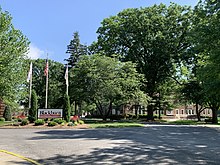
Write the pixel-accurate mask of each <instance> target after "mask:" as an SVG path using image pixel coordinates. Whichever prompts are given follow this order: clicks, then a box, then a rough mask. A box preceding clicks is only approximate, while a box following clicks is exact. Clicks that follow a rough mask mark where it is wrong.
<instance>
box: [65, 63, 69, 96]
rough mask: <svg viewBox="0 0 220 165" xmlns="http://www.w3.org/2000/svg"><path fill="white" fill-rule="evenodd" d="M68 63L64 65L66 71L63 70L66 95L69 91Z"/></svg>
mask: <svg viewBox="0 0 220 165" xmlns="http://www.w3.org/2000/svg"><path fill="white" fill-rule="evenodd" d="M68 76H69V75H68V64H67V65H66V72H65V79H66V94H67V96H68V91H69V89H68V88H69V81H68Z"/></svg>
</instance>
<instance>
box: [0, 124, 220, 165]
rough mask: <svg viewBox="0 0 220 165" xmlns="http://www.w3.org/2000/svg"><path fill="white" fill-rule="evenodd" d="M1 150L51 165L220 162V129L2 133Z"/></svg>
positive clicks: (125, 129)
mask: <svg viewBox="0 0 220 165" xmlns="http://www.w3.org/2000/svg"><path fill="white" fill-rule="evenodd" d="M0 139H1V140H0V150H7V151H10V152H14V153H17V154H20V155H23V156H25V157H27V158H31V159H34V160H36V161H38V162H39V163H42V164H45V165H47V164H48V165H66V164H67V165H70V164H82V165H88V164H114V165H116V164H118V165H120V164H126V165H128V164H137V165H138V164H141V165H142V164H160V165H167V164H178V165H181V164H184V165H185V164H193V165H194V164H206V165H212V164H216V165H217V164H220V129H219V128H206V127H196V126H158V125H154V126H152V125H149V126H147V127H144V128H111V129H78V130H76V129H67V130H64V129H0Z"/></svg>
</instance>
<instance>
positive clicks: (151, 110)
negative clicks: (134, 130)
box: [147, 104, 154, 120]
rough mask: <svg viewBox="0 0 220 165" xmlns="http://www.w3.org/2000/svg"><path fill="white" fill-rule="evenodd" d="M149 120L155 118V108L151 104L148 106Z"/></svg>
mask: <svg viewBox="0 0 220 165" xmlns="http://www.w3.org/2000/svg"><path fill="white" fill-rule="evenodd" d="M147 120H154V110H153V105H151V104H149V105H148V106H147Z"/></svg>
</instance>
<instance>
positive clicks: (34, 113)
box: [28, 90, 38, 123]
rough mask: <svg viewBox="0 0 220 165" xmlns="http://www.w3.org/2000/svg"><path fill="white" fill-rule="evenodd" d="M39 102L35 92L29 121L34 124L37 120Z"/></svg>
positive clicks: (33, 92) (32, 96)
mask: <svg viewBox="0 0 220 165" xmlns="http://www.w3.org/2000/svg"><path fill="white" fill-rule="evenodd" d="M37 109H38V100H37V94H36V92H35V90H32V94H31V108H30V109H29V113H28V120H29V121H30V122H31V123H33V122H34V121H35V120H36V119H37Z"/></svg>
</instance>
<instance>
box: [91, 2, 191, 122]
mask: <svg viewBox="0 0 220 165" xmlns="http://www.w3.org/2000/svg"><path fill="white" fill-rule="evenodd" d="M191 17H192V11H191V9H190V8H189V7H182V6H179V5H176V4H171V5H170V6H169V7H167V6H165V5H163V4H160V5H154V6H152V7H146V8H140V9H137V8H135V9H126V10H124V11H122V12H120V13H119V14H117V15H116V16H111V17H110V18H106V19H104V20H103V22H102V26H101V27H100V28H99V29H98V31H97V33H98V42H97V43H95V46H93V47H95V48H96V49H98V50H99V51H104V52H105V54H107V55H109V56H111V55H112V54H120V55H121V56H120V57H121V60H123V61H129V60H131V61H133V62H136V63H137V67H138V71H139V73H142V74H144V75H145V78H146V80H147V82H146V83H145V84H144V85H143V87H144V88H145V92H146V93H147V94H148V95H149V96H150V97H153V96H154V95H155V94H156V92H157V91H158V87H159V86H160V85H161V84H163V83H164V82H165V81H166V80H167V79H168V78H170V77H173V78H174V75H176V74H177V72H176V69H177V68H178V67H180V66H181V65H185V64H187V62H189V59H190V58H191V57H190V56H189V57H188V54H187V49H188V48H189V47H190V46H191V45H190V42H189V40H188V37H189V31H190V30H191V19H190V18H191ZM153 110H154V109H153V106H152V104H149V105H148V119H153Z"/></svg>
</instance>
